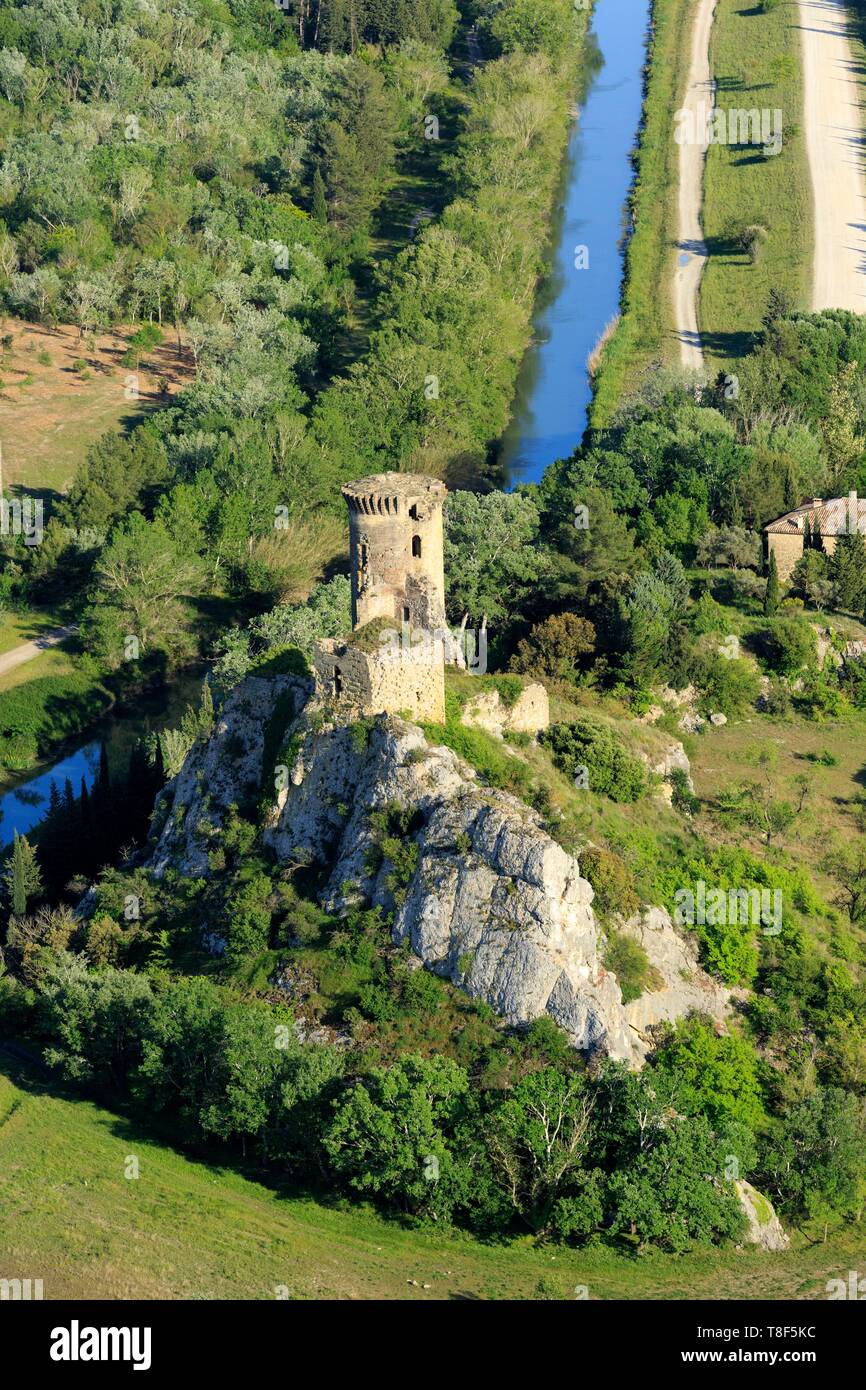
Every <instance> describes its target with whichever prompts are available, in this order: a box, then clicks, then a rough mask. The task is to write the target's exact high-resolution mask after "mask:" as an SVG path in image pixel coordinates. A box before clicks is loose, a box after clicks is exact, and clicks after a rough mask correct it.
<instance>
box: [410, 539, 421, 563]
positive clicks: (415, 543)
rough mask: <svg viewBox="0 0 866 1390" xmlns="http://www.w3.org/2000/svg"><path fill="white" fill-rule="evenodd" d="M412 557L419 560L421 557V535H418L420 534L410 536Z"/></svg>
mask: <svg viewBox="0 0 866 1390" xmlns="http://www.w3.org/2000/svg"><path fill="white" fill-rule="evenodd" d="M412 558H413V560H420V559H421V537H420V536H413V537H412Z"/></svg>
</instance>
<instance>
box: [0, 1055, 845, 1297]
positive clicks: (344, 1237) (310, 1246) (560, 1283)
mask: <svg viewBox="0 0 866 1390" xmlns="http://www.w3.org/2000/svg"><path fill="white" fill-rule="evenodd" d="M3 1070H4V1075H2V1076H0V1277H3V1278H16V1277H17V1278H32V1279H36V1278H41V1279H42V1280H43V1282H44V1287H45V1296H46V1298H49V1299H50V1298H100V1299H102V1298H124V1299H126V1298H155V1299H157V1298H183V1299H213V1298H237V1299H255V1298H272V1297H276V1296H277V1293H276V1290H277V1288H278V1287H279V1286H284V1287H285V1288H287V1289H288V1291H289V1296H290V1297H292V1298H318V1299H321V1298H361V1299H395V1298H411V1299H432V1298H445V1299H461V1298H472V1299H475V1298H482V1299H503V1298H504V1299H509V1298H518V1299H539V1298H540V1299H551V1298H553V1299H565V1298H573V1297H575V1288H576V1287H577V1286H578V1285H586V1286H587V1287H588V1289H589V1296H590V1297H591V1298H602V1299H608V1298H711V1299H717V1298H725V1299H726V1298H773V1299H782V1298H816V1297H821V1296H822V1295H823V1291H824V1284H825V1283H826V1280H827V1279H829V1278H832V1277H837V1276H838V1275H839V1274H840V1273H844V1272H845V1271H847V1270H848V1269H849V1268H851V1267H855V1266H856V1265H857V1261H858V1260H860V1261H861V1262H862V1260H863V1258H864V1239H863V1237H859V1238H857V1237H853V1236H850V1235H848V1236H842V1237H838V1238H835V1239H832V1240H830V1241H828V1242H827V1244H826V1245H821V1244H812V1245H800V1246H799V1247H797V1248H795V1249H794V1250H792V1251H791V1252H789V1253H788V1254H786V1255H782V1256H779V1255H767V1256H760V1255H756V1254H754V1253H751V1252H750V1253H746V1252H738V1251H735V1250H728V1251H725V1252H724V1253H721V1252H718V1251H712V1250H711V1251H707V1252H706V1253H700V1254H693V1255H690V1256H687V1257H684V1258H682V1259H678V1260H671V1259H663V1258H655V1257H648V1258H644V1259H640V1260H637V1259H625V1258H622V1257H616V1256H612V1255H611V1254H610V1253H609V1252H603V1251H598V1252H595V1251H589V1252H585V1253H578V1252H576V1251H566V1250H563V1249H561V1248H560V1249H558V1250H551V1248H550V1247H547V1248H536V1247H533V1245H532V1244H531V1243H530V1242H529V1241H528V1240H527V1241H526V1242H518V1243H515V1244H512V1245H508V1246H502V1245H498V1244H495V1243H494V1244H490V1245H483V1244H481V1243H478V1242H475V1241H471V1240H465V1239H464V1240H461V1239H456V1238H451V1239H446V1238H443V1237H440V1236H437V1235H436V1234H435V1233H431V1232H430V1231H425V1232H421V1231H412V1230H401V1229H400V1228H399V1227H398V1226H397V1225H395V1224H394V1223H389V1222H385V1221H382V1220H380V1219H379V1218H378V1217H376V1216H374V1215H373V1214H372V1213H368V1212H364V1211H357V1210H356V1211H347V1210H344V1211H341V1210H332V1209H328V1208H326V1207H323V1206H320V1205H318V1204H317V1203H316V1202H313V1201H308V1200H299V1199H297V1198H295V1199H292V1200H284V1199H282V1198H281V1197H280V1196H279V1195H278V1194H276V1193H275V1192H272V1191H270V1190H269V1189H268V1188H266V1187H262V1186H260V1185H259V1184H258V1183H256V1182H251V1181H248V1180H247V1179H245V1178H242V1177H239V1176H238V1175H237V1174H235V1173H232V1172H231V1171H228V1170H226V1169H224V1168H220V1167H217V1166H214V1165H212V1164H208V1163H200V1162H196V1161H195V1160H193V1159H190V1158H186V1157H183V1156H182V1155H180V1154H178V1153H175V1152H174V1151H173V1150H171V1149H169V1148H165V1147H163V1146H162V1145H160V1144H158V1143H155V1142H154V1141H153V1139H151V1138H148V1137H146V1135H145V1134H144V1133H143V1131H142V1130H141V1129H139V1128H137V1127H136V1126H135V1125H133V1124H130V1123H129V1122H128V1121H127V1120H125V1119H122V1118H120V1117H118V1116H117V1115H113V1114H111V1113H109V1112H108V1111H107V1110H102V1109H100V1107H99V1106H96V1105H92V1104H90V1103H89V1102H86V1101H81V1100H69V1099H66V1098H65V1097H64V1096H63V1095H62V1094H61V1093H60V1092H59V1091H57V1090H54V1089H51V1088H47V1087H45V1086H44V1084H43V1082H42V1081H41V1078H40V1079H37V1080H34V1079H33V1077H32V1075H30V1074H28V1073H25V1072H24V1071H23V1070H22V1069H21V1068H20V1067H19V1066H18V1064H17V1063H12V1062H10V1059H8V1058H4V1061H3ZM130 1157H134V1158H137V1159H138V1163H139V1173H140V1176H139V1178H138V1179H137V1180H131V1179H127V1178H126V1177H125V1176H124V1170H125V1168H126V1167H128V1166H129V1158H130ZM412 1280H415V1281H417V1283H414V1284H413V1283H412V1282H411V1281H412ZM425 1284H426V1285H429V1288H425V1287H424V1285H425Z"/></svg>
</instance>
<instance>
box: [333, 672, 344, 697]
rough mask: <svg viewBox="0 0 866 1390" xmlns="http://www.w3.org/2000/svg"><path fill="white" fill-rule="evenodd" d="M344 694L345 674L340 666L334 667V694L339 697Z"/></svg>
mask: <svg viewBox="0 0 866 1390" xmlns="http://www.w3.org/2000/svg"><path fill="white" fill-rule="evenodd" d="M342 693H343V673H342V671H341V670H340V668H339V666H335V667H334V694H335V695H336V696H337V698H338V699H339V697H340V696H341V695H342Z"/></svg>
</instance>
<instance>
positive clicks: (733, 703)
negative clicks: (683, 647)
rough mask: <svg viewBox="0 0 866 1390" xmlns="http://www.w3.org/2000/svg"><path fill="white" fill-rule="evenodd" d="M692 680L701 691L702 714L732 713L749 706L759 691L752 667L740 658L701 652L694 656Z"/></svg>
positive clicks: (741, 710)
mask: <svg viewBox="0 0 866 1390" xmlns="http://www.w3.org/2000/svg"><path fill="white" fill-rule="evenodd" d="M694 680H695V684H696V685H697V687H698V689H699V690H700V692H701V698H700V700H699V702H698V703H699V706H700V709H701V711H702V713H715V712H716V711H720V712H721V713H722V714H727V715H728V716H729V717H730V716H736V715H739V714H744V713H745V712H746V710H748V709H751V708H752V707H753V706H754V704H755V701H756V700H757V698H758V695H759V694H760V690H761V681H760V677H759V675H758V673H757V671H756V670H755V668H754V667H753V666H752V665H750V664H749V662H747V661H743V660H741V659H740V658H735V659H733V660H729V659H728V658H727V657H725V656H716V655H708V654H704V655H702V656H700V657H698V659H697V661H696V665H695V672H694Z"/></svg>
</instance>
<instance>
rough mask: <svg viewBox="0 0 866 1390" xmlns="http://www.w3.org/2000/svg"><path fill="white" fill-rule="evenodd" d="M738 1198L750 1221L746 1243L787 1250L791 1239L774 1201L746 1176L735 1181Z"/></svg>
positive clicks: (771, 1249)
mask: <svg viewBox="0 0 866 1390" xmlns="http://www.w3.org/2000/svg"><path fill="white" fill-rule="evenodd" d="M734 1187H735V1188H736V1190H737V1199H738V1201H739V1203H740V1206H741V1207H742V1209H743V1213H744V1215H745V1217H746V1220H747V1222H748V1227H747V1229H746V1234H745V1235H744V1236H743V1240H744V1242H745V1244H746V1245H757V1246H759V1247H760V1249H761V1250H769V1251H774V1252H778V1251H781V1250H787V1248H788V1246H789V1244H790V1239H789V1237H788V1235H787V1234H786V1232H785V1229H784V1227H783V1226H782V1223H781V1221H780V1220H779V1218H778V1216H777V1215H776V1212H775V1209H774V1207H773V1204H772V1202H770V1201H768V1200H767V1198H766V1197H765V1196H764V1195H763V1193H761V1192H759V1191H758V1189H757V1188H756V1187H752V1184H751V1183H750V1182H746V1181H745V1179H744V1178H739V1179H737V1181H736V1182H735V1183H734Z"/></svg>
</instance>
